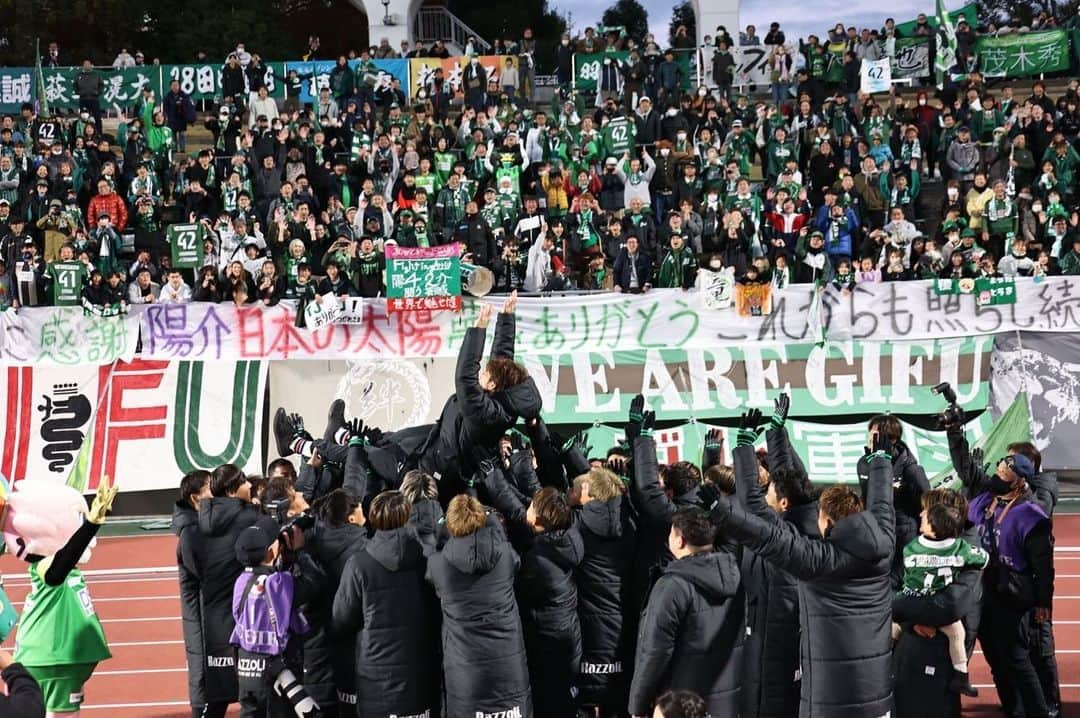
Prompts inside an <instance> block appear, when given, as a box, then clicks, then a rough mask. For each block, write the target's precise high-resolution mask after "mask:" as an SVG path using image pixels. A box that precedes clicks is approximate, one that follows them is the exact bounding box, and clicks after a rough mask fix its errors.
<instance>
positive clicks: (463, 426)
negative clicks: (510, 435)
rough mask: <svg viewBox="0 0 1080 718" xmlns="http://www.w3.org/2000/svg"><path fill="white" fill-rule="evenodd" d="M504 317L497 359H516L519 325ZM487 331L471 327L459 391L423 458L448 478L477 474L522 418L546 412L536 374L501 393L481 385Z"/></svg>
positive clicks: (457, 380)
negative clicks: (506, 434)
mask: <svg viewBox="0 0 1080 718" xmlns="http://www.w3.org/2000/svg"><path fill="white" fill-rule="evenodd" d="M498 316H499V318H498V320H497V321H496V323H495V343H494V344H493V345H492V348H491V358H492V359H495V358H507V359H512V358H513V356H514V335H515V332H516V327H517V324H516V322H515V321H514V316H513V315H512V314H506V313H503V312H500V313H499V315H498ZM485 334H486V332H485V330H484V329H479V328H475V327H474V328H470V329H468V330H466V332H465V340H464V342H462V345H461V353H460V354H459V355H458V362H457V371H456V373H455V377H454V385H455V393H454V396H452V397H450V399H449V400H447V402H446V405H445V406H444V407H443V410H442V415H441V416H440V417H439V421H438V423H437V424H436V425H435V429H434V430H433V435H432V437H430V438H429V440H428V445H427V446H426V450H425V456H424V460H423V461H422V462H421V466H422V468H424V470H426V471H428V472H429V473H431V474H432V475H433V476H436V477H437V478H440V479H441V481H443V482H447V481H448V480H449V481H452V480H453V479H455V478H460V477H463V478H469V477H470V476H472V474H473V473H474V472H475V471H476V470H477V468H479V463H480V461H482V460H483V459H485V458H488V457H489V456H494V455H495V454H496V453H497V449H498V442H499V439H500V438H501V437H502V435H503V434H504V433H505V432H506V430H507V429H509V428H510V427H511V426H513V425H514V424H516V423H517V420H518V418H519V417H521V418H526V419H529V418H533V417H536V416H539V414H540V406H541V399H540V392H539V391H538V390H537V388H536V384H534V383H533V380H532V379H531V378H530V379H526V380H525V381H524V382H522V383H520V384H518V385H516V386H512V387H509V388H506V389H503V390H500V391H497V392H488V391H485V390H484V388H483V387H481V386H480V380H479V374H480V362H481V358H482V355H483V352H484V339H485Z"/></svg>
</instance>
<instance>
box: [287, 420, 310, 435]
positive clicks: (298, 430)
mask: <svg viewBox="0 0 1080 718" xmlns="http://www.w3.org/2000/svg"><path fill="white" fill-rule="evenodd" d="M289 421H291V422H292V425H293V435H294V436H297V437H299V438H301V439H306V440H308V441H311V434H309V433H308V432H307V430H306V429H305V428H304V417H302V416H300V415H299V414H290V415H289Z"/></svg>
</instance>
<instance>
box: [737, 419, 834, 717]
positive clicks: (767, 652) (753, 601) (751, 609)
mask: <svg viewBox="0 0 1080 718" xmlns="http://www.w3.org/2000/svg"><path fill="white" fill-rule="evenodd" d="M768 450H769V468H770V470H773V471H775V470H776V469H778V468H781V467H790V468H801V462H800V461H799V460H798V455H796V454H795V453H794V452H792V451H791V444H790V442H789V440H788V437H787V432H786V431H785V430H784V429H783V428H781V429H770V430H769V434H768ZM796 462H797V463H796ZM733 463H734V465H735V482H736V483H735V496H736V497H737V499H738V501H739V504H740V506H742V507H743V508H744V509H745V510H746V511H748V512H749V513H751V514H753V515H755V516H757V517H758V518H761V519H763V520H765V521H768V522H769V523H779V522H780V521H785V522H788V524H789V525H791V526H793V527H794V528H795V530H796V531H798V533H799V534H801V535H802V536H808V537H810V538H815V539H818V538H821V535H820V533H819V532H818V528H817V514H818V509H817V503H814V502H811V503H809V504H805V505H803V506H793V507H792V508H790V509H788V510H787V511H786V512H785V513H784V514H782V515H781V514H776V513H775V512H773V510H772V509H770V508H769V506H768V505H767V504H766V503H765V492H764V490H763V489H762V488H761V486H760V485H759V484H758V471H757V457H756V456H755V455H754V452H753V450H752V449H751V448H750V447H738V448H736V449H735V452H734V457H733ZM740 570H741V572H742V579H743V589H744V591H745V592H746V628H747V638H746V645H745V647H744V652H743V663H744V670H743V678H742V679H743V694H742V715H743V716H744V718H755V717H761V718H765V717H775V718H785V717H787V716H794V715H796V714H797V713H798V706H799V689H800V681H799V582H798V580H797V579H796V578H794V577H793V576H792V575H791V574H790V573H788V572H787V571H784V570H782V569H780V568H777V567H776V566H774V565H772V564H771V563H769V562H768V561H766V560H765V559H764V558H762V557H761V556H758V555H757V554H756V553H755V552H754V551H751V550H749V549H746V550H744V551H743V552H742V559H741V561H740Z"/></svg>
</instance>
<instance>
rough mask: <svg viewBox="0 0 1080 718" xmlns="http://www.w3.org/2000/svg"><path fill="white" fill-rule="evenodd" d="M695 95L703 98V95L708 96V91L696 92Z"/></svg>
mask: <svg viewBox="0 0 1080 718" xmlns="http://www.w3.org/2000/svg"><path fill="white" fill-rule="evenodd" d="M697 94H698V97H705V95H707V94H709V91H708V90H698V91H697Z"/></svg>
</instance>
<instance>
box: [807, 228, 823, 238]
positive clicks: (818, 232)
mask: <svg viewBox="0 0 1080 718" xmlns="http://www.w3.org/2000/svg"><path fill="white" fill-rule="evenodd" d="M810 236H811V237H821V238H822V239H825V235H824V234H822V233H821V230H820V229H815V230H814V231H813V232H811V233H810Z"/></svg>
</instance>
